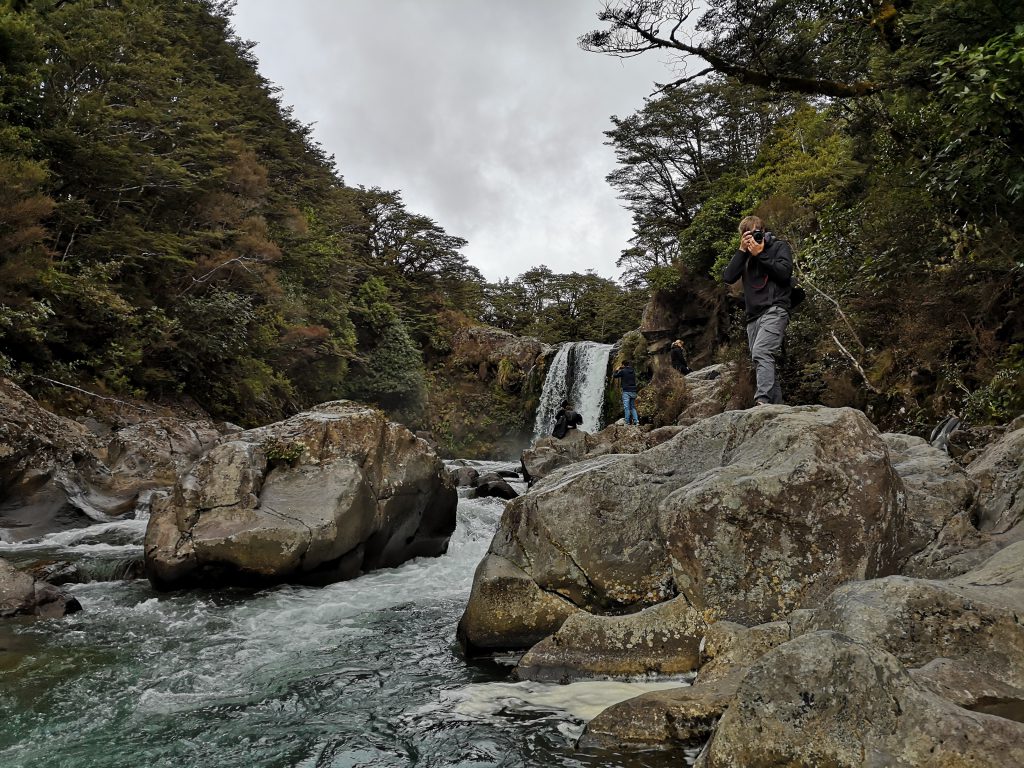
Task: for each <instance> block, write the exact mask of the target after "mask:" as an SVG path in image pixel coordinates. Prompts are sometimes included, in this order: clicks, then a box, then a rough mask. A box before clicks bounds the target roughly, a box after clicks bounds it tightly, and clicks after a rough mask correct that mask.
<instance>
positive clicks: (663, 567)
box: [460, 406, 904, 649]
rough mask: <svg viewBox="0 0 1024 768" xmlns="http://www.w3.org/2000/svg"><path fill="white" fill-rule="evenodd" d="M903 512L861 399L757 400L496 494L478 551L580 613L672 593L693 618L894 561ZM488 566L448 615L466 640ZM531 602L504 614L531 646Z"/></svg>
mask: <svg viewBox="0 0 1024 768" xmlns="http://www.w3.org/2000/svg"><path fill="white" fill-rule="evenodd" d="M903 515H904V509H903V493H902V487H901V485H900V481H899V479H898V477H897V476H896V475H895V473H894V472H893V470H892V468H891V466H890V465H889V462H888V458H887V453H886V448H885V444H884V443H883V441H882V439H881V437H880V436H879V434H878V432H877V430H875V429H874V427H873V426H872V425H871V424H870V422H868V421H867V419H866V418H865V417H864V415H863V414H862V413H860V412H859V411H855V410H852V409H829V408H823V407H816V406H809V407H802V408H787V407H783V406H770V407H764V408H758V409H754V410H749V411H730V412H726V413H723V414H720V415H718V416H714V417H711V418H708V419H704V420H702V421H699V422H697V423H696V424H694V425H692V426H690V427H688V428H686V429H684V430H683V431H682V432H680V433H679V434H677V435H676V436H675V437H674V438H672V439H671V440H669V441H668V442H666V443H663V444H662V445H659V446H657V447H654V448H652V449H650V450H647V451H645V452H643V453H640V454H636V455H617V454H611V455H606V456H598V457H595V458H589V459H585V460H583V461H581V462H578V463H576V464H574V465H571V466H568V467H565V468H563V469H560V470H557V471H555V472H554V473H552V474H551V475H549V476H548V477H547V478H545V479H544V480H542V481H541V482H539V483H538V484H537V485H536V486H535V487H534V489H533V490H532V491H531V492H530V493H528V494H526V495H525V496H522V497H520V498H519V499H516V500H515V501H513V502H512V503H511V504H510V505H509V506H508V507H507V508H506V511H505V513H504V515H503V516H502V520H501V524H500V526H499V529H498V531H497V533H496V534H495V536H494V539H493V541H492V542H491V547H490V550H489V553H488V555H487V558H488V559H489V558H501V559H502V560H503V561H505V562H506V563H508V564H510V566H511V567H514V568H516V569H518V570H519V571H520V572H522V574H524V575H525V576H526V577H527V578H529V579H530V580H532V581H533V582H534V584H536V586H537V588H538V593H544V594H555V595H559V596H561V597H562V598H563V599H564V600H567V601H569V602H570V603H571V604H572V605H574V606H576V607H578V608H580V609H583V610H586V611H588V612H590V613H596V614H617V613H629V612H635V611H639V610H641V609H643V608H646V607H648V606H651V605H655V604H657V603H660V602H664V601H666V600H669V599H672V598H674V597H676V596H677V595H681V596H683V598H684V599H685V601H686V602H687V603H688V604H689V605H690V606H691V607H692V608H693V609H694V610H695V611H697V612H698V613H699V614H700V616H701V618H702V620H703V622H704V623H705V624H706V623H711V622H712V621H715V620H719V619H732V620H737V621H741V622H742V623H745V624H759V623H763V622H765V621H770V620H772V619H775V618H779V617H781V616H783V615H785V614H786V613H788V612H789V611H791V610H793V609H795V608H799V607H803V606H809V605H814V604H816V603H818V602H820V601H821V600H823V599H824V598H825V597H826V596H827V595H828V594H829V593H830V592H831V591H832V589H834V588H835V587H836V586H837V585H838V584H840V583H842V582H844V581H848V580H851V579H864V578H873V577H876V576H881V575H886V574H889V573H893V572H894V571H895V569H896V566H897V564H898V556H899V551H898V546H897V540H898V535H897V534H898V532H899V531H900V530H901V529H902V526H903V524H904V522H903ZM485 562H486V560H485ZM488 573H489V569H488V568H486V567H481V569H479V570H478V572H477V577H476V582H475V588H474V595H473V596H471V598H470V605H469V607H468V608H467V611H466V615H465V616H464V617H463V620H462V622H461V624H460V637H461V638H463V640H464V642H467V643H468V644H469V645H471V646H473V647H474V648H477V649H486V648H487V647H488V643H491V642H494V633H493V631H492V628H491V627H489V626H487V622H486V621H485V622H484V624H482V625H477V623H476V621H477V619H478V618H479V617H486V616H487V615H488V614H489V609H488V607H487V605H486V604H480V602H479V601H480V600H484V599H485V596H486V594H487V590H486V589H485V588H484V585H482V584H480V583H479V582H480V580H481V579H482V578H487V574H488ZM524 594H525V593H524ZM532 615H533V613H532V611H530V610H529V609H527V610H525V611H523V613H522V615H521V616H520V623H519V625H518V626H516V625H515V620H514V618H512V619H510V618H509V617H506V619H505V625H506V626H508V627H509V629H510V634H511V635H514V636H515V637H516V638H517V639H519V640H528V639H529V640H532V642H530V643H529V645H532V644H533V643H536V642H538V641H540V640H541V639H543V638H544V637H545V636H546V635H548V634H551V632H552V631H554V630H553V629H551V628H550V626H544V627H541V626H539V625H535V624H532V623H531V622H532V618H531V616H532ZM556 628H557V627H556ZM485 637H486V638H487V639H486V640H485V639H484V638H485ZM510 645H512V643H510V642H507V641H504V640H500V639H499V641H498V642H497V643H495V646H496V647H508V646H510Z"/></svg>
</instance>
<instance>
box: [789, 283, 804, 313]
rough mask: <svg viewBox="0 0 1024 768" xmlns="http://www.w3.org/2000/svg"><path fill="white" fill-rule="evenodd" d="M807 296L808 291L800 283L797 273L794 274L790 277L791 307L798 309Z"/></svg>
mask: <svg viewBox="0 0 1024 768" xmlns="http://www.w3.org/2000/svg"><path fill="white" fill-rule="evenodd" d="M806 298H807V291H805V290H804V289H803V286H801V285H800V282H799V281H798V280H797V277H796V275H793V276H792V277H791V278H789V308H790V309H796V308H797V307H799V306H800V305H801V304H802V303H803V301H804V299H806Z"/></svg>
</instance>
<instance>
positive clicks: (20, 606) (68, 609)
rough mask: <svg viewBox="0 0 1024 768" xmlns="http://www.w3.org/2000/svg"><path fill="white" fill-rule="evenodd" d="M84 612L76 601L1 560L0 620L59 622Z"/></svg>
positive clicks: (50, 585)
mask: <svg viewBox="0 0 1024 768" xmlns="http://www.w3.org/2000/svg"><path fill="white" fill-rule="evenodd" d="M80 610H82V606H81V604H80V603H79V602H78V600H77V599H76V598H74V597H72V596H70V595H68V594H67V593H65V592H64V591H62V590H60V589H58V588H57V587H55V586H53V585H52V584H48V583H47V582H45V581H39V580H38V579H35V578H33V577H32V576H31V575H29V574H27V573H22V572H21V571H19V570H17V569H16V568H15V567H14V566H13V565H11V564H10V563H8V562H7V561H6V560H0V618H9V617H11V616H40V617H43V618H56V617H58V616H66V615H67V614H69V613H76V612H77V611H80Z"/></svg>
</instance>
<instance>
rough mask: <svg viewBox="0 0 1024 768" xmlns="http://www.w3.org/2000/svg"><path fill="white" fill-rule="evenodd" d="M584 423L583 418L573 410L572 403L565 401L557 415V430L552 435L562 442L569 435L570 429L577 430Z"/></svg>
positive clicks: (553, 430) (552, 431)
mask: <svg viewBox="0 0 1024 768" xmlns="http://www.w3.org/2000/svg"><path fill="white" fill-rule="evenodd" d="M582 423H583V416H581V415H580V414H578V413H577V412H576V411H574V410H573V408H572V403H570V402H569V401H568V400H563V401H562V405H561V407H560V408H559V409H558V411H557V412H556V413H555V428H554V429H552V430H551V434H552V435H554V436H555V437H557V438H558V439H559V440H561V439H562V438H563V437H565V436H566V435H567V434H569V430H570V429H576V428H577V427H579V425H580V424H582Z"/></svg>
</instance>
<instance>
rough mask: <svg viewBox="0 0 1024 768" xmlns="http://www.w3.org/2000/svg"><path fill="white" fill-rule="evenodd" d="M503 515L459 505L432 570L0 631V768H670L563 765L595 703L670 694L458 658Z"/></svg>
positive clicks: (633, 756) (122, 545)
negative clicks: (557, 680) (519, 675)
mask: <svg viewBox="0 0 1024 768" xmlns="http://www.w3.org/2000/svg"><path fill="white" fill-rule="evenodd" d="M476 466H479V467H481V468H484V469H486V468H490V467H491V466H496V465H488V464H487V463H485V462H478V463H476ZM503 506H504V502H501V501H499V500H496V499H481V500H476V499H468V498H460V500H459V507H458V526H457V529H456V532H455V535H454V536H453V538H452V541H451V545H450V548H449V551H448V554H447V555H445V556H443V557H438V558H422V559H417V560H414V561H412V562H409V563H406V564H405V565H403V566H402V567H400V568H395V569H391V570H384V571H378V572H374V573H370V574H367V575H364V576H362V577H360V578H358V579H355V580H353V581H348V582H342V583H339V584H334V585H332V586H329V587H324V588H306V587H290V586H282V587H277V588H273V589H265V590H260V591H253V590H239V589H234V590H218V591H216V592H213V591H209V592H204V591H194V592H183V593H173V594H161V593H157V592H155V591H153V590H152V589H151V588H150V586H149V584H148V582H146V581H145V580H120V581H103V582H94V583H90V584H80V585H75V586H73V587H70V589H71V591H72V592H73V593H74V594H75V596H76V597H77V598H78V599H79V601H80V602H81V603H82V605H83V607H84V610H83V611H82V612H80V613H77V614H74V615H72V616H68V617H65V618H63V619H58V620H45V621H44V620H29V619H25V620H8V621H6V622H4V623H2V624H0V766H3V768H30V767H31V768H37V767H38V768H44V767H45V768H101V767H102V768H114V767H120V766H125V767H128V766H132V767H136V766H143V767H145V768H151V767H156V766H161V767H162V766H175V767H176V768H180V767H181V766H218V768H228V767H232V766H238V768H243V767H244V768H251V767H253V766H260V767H261V768H262V767H263V766H267V767H277V766H281V767H282V768H283V767H285V766H288V767H292V768H327V766H331V767H332V768H341V767H343V766H344V767H351V768H354V767H355V766H366V767H369V766H374V767H375V768H378V767H379V768H385V767H387V768H390V767H391V766H461V767H467V768H468V767H470V766H473V767H479V768H483V767H484V766H509V767H510V768H511V767H512V766H537V767H538V768H541V767H544V768H548V767H551V766H558V767H560V766H567V767H568V766H607V767H609V768H611V767H613V766H622V767H623V768H626V767H627V766H628V767H629V768H647V767H648V766H649V767H651V768H655V767H657V766H666V765H679V764H680V762H681V759H680V758H681V757H683V756H682V755H681V754H678V753H677V754H675V755H670V754H665V753H658V752H650V753H644V752H639V753H637V752H627V753H624V754H616V753H612V752H607V751H602V752H598V751H593V752H588V751H579V750H576V749H575V748H574V743H575V740H576V738H577V736H578V735H579V733H580V732H581V731H582V728H583V722H584V721H585V719H587V718H589V717H592V716H593V715H594V714H596V712H597V711H599V710H600V709H601V708H602V707H604V706H606V705H607V704H608V703H610V702H612V701H614V700H617V699H622V698H626V697H627V696H631V695H636V694H637V693H639V692H641V691H642V690H643V689H646V688H654V687H667V686H670V685H679V684H680V683H679V682H678V681H669V682H664V681H661V682H652V683H643V682H641V683H638V684H635V685H634V686H632V687H630V686H626V685H623V684H620V683H610V682H609V683H602V682H592V683H582V684H575V685H571V686H546V685H538V684H527V683H511V682H509V681H508V680H507V671H508V670H507V668H503V667H501V666H500V665H497V664H495V665H477V664H467V663H466V661H465V660H464V659H463V658H461V656H460V655H459V654H458V651H457V648H456V646H455V627H456V624H457V622H458V619H459V617H460V615H461V613H462V610H463V608H464V607H465V604H466V600H467V599H468V596H469V591H470V587H471V584H472V579H473V571H474V569H475V567H476V565H477V563H478V562H479V561H480V559H481V558H482V557H483V555H484V553H485V552H486V550H487V546H488V544H489V543H490V539H491V537H492V535H493V533H494V530H495V529H496V527H497V523H498V519H499V517H500V515H501V512H502V509H503ZM144 532H145V521H144V520H132V521H125V522H121V523H113V524H104V525H98V526H91V527H88V528H79V529H74V530H71V531H63V532H60V533H55V534H52V535H50V536H47V537H43V538H42V539H41V540H37V541H35V542H21V543H19V544H9V543H8V544H0V556H2V557H10V558H12V559H15V560H17V559H19V558H21V559H24V558H25V557H27V556H32V557H40V556H43V555H45V556H49V557H54V558H65V557H71V558H77V559H84V560H88V559H90V558H96V559H98V560H106V561H109V560H110V559H111V558H112V557H114V558H125V557H128V558H130V557H140V556H141V552H142V537H143V534H144ZM685 757H686V758H687V759H692V755H686V756H685Z"/></svg>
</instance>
